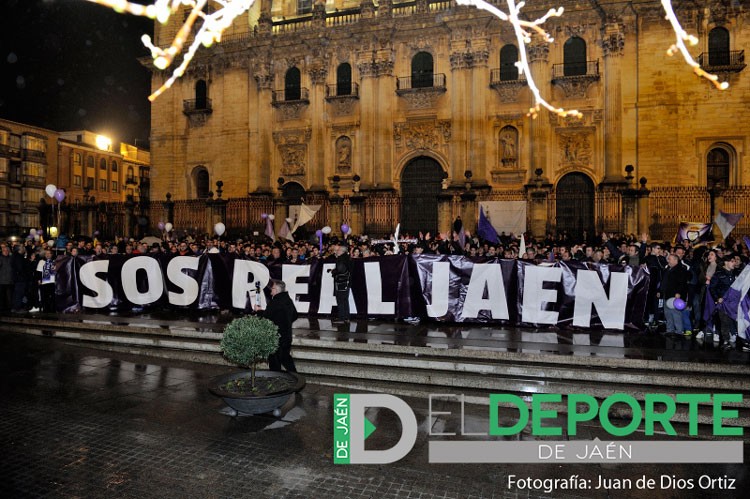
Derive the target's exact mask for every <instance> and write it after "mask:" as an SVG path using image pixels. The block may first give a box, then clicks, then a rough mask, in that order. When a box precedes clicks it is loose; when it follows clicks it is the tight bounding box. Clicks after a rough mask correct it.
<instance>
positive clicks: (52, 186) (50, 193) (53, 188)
mask: <svg viewBox="0 0 750 499" xmlns="http://www.w3.org/2000/svg"><path fill="white" fill-rule="evenodd" d="M56 191H57V186H56V185H55V184H47V187H45V188H44V192H46V193H47V195H48V196H49V197H51V198H53V197H55V192H56Z"/></svg>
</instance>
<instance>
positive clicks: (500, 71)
mask: <svg viewBox="0 0 750 499" xmlns="http://www.w3.org/2000/svg"><path fill="white" fill-rule="evenodd" d="M512 83H526V75H525V74H519V73H518V68H517V67H512V68H497V69H493V70H492V71H491V72H490V85H503V84H512Z"/></svg>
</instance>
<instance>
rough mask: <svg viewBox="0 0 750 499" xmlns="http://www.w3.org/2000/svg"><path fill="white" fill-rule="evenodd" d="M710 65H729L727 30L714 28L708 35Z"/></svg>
mask: <svg viewBox="0 0 750 499" xmlns="http://www.w3.org/2000/svg"><path fill="white" fill-rule="evenodd" d="M708 64H709V66H728V65H729V31H728V30H727V29H726V28H714V29H712V30H711V31H710V32H709V33H708Z"/></svg>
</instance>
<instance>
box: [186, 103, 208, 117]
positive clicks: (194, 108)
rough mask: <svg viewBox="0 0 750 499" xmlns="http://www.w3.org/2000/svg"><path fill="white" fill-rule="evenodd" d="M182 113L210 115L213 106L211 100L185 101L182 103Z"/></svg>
mask: <svg viewBox="0 0 750 499" xmlns="http://www.w3.org/2000/svg"><path fill="white" fill-rule="evenodd" d="M182 112H183V113H184V114H185V115H187V116H191V115H195V114H211V113H212V112H213V106H212V104H211V99H187V100H184V101H182Z"/></svg>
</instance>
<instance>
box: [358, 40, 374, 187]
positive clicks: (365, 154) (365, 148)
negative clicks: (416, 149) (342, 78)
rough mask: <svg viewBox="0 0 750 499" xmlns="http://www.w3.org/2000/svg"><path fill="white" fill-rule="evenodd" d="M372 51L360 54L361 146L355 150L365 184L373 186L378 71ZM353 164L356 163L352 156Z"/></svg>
mask: <svg viewBox="0 0 750 499" xmlns="http://www.w3.org/2000/svg"><path fill="white" fill-rule="evenodd" d="M376 69H377V67H376V63H375V60H374V59H373V57H372V52H371V51H369V50H363V51H361V52H359V54H358V61H357V70H358V71H359V75H360V92H359V100H360V104H359V109H360V123H361V125H360V127H361V128H360V130H361V132H362V133H361V134H360V136H359V139H360V140H359V147H357V148H356V149H355V151H354V152H356V154H358V155H359V164H360V172H361V175H362V180H363V181H364V183H365V185H366V186H368V187H372V186H373V184H375V183H376V180H375V170H374V168H373V158H374V155H375V142H374V139H373V133H372V131H373V130H377V128H378V127H377V126H376V119H375V102H376V101H377V95H376V92H377V78H376V77H377V71H376ZM352 164H356V162H355V160H354V158H352Z"/></svg>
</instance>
